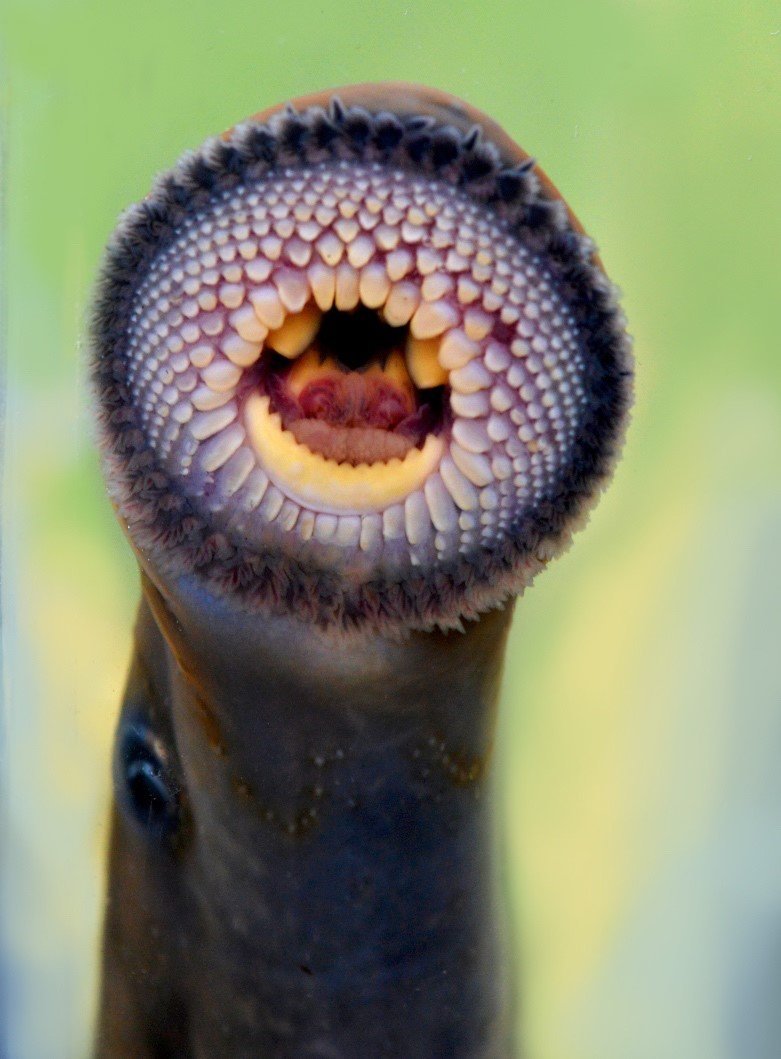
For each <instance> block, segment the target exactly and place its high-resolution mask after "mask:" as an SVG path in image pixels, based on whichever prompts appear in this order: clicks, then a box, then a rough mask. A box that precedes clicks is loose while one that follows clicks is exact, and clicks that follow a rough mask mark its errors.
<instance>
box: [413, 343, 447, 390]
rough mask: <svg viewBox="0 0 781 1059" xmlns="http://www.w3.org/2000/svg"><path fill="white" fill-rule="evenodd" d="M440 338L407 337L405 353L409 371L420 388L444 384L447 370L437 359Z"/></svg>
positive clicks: (425, 388) (426, 388) (424, 388)
mask: <svg viewBox="0 0 781 1059" xmlns="http://www.w3.org/2000/svg"><path fill="white" fill-rule="evenodd" d="M438 348H439V339H438V338H413V337H412V336H411V335H410V336H409V337H408V338H407V345H406V349H405V355H406V359H407V371H408V372H409V373H410V377H411V379H412V381H413V382H414V383H415V385H416V386H417V387H418V389H419V390H428V389H430V388H431V387H432V386H444V384H445V383H446V382H447V372H446V371H445V369H444V368H443V367H442V366H441V365H440V363H439V361H438V360H437V351H438Z"/></svg>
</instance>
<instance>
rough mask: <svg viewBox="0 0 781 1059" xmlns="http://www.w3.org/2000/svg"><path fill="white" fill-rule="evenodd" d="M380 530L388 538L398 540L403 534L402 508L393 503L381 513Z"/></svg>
mask: <svg viewBox="0 0 781 1059" xmlns="http://www.w3.org/2000/svg"><path fill="white" fill-rule="evenodd" d="M382 532H383V536H385V537H386V538H387V539H388V540H398V538H399V537H403V536H404V508H403V507H402V506H401V504H394V505H393V506H392V507H388V508H386V509H385V510H384V511H383V513H382Z"/></svg>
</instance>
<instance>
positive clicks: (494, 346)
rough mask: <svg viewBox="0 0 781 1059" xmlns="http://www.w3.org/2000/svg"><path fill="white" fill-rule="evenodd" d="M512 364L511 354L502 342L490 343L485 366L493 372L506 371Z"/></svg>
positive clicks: (486, 352)
mask: <svg viewBox="0 0 781 1059" xmlns="http://www.w3.org/2000/svg"><path fill="white" fill-rule="evenodd" d="M509 364H510V354H509V353H508V352H507V348H506V347H505V346H503V345H502V344H501V343H500V342H489V343H488V348H487V349H486V351H485V366H486V367H487V368H489V369H490V370H491V371H504V370H505V368H507V367H508V366H509Z"/></svg>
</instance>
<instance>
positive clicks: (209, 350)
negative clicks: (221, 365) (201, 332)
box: [190, 342, 214, 368]
mask: <svg viewBox="0 0 781 1059" xmlns="http://www.w3.org/2000/svg"><path fill="white" fill-rule="evenodd" d="M213 360H214V347H213V346H209V345H206V344H205V343H203V342H202V343H201V344H200V345H199V346H194V347H193V348H192V349H191V350H190V363H191V364H192V365H193V366H194V367H196V368H205V367H206V365H207V364H211V362H212V361H213Z"/></svg>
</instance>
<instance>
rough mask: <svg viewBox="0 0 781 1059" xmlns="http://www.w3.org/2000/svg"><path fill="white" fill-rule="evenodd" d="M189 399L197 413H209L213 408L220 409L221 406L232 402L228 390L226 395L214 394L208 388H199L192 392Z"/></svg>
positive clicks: (231, 396) (231, 395)
mask: <svg viewBox="0 0 781 1059" xmlns="http://www.w3.org/2000/svg"><path fill="white" fill-rule="evenodd" d="M190 399H191V401H192V403H193V406H194V407H195V408H197V409H198V411H199V412H211V411H212V410H213V409H215V408H222V406H223V405H225V404H227V403H228V401H230V400H232V399H233V394H232V393H231V392H230V390H228V392H227V393H215V391H214V390H210V389H209V387H208V386H199V387H198V389H197V390H193V394H192V397H191V398H190Z"/></svg>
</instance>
